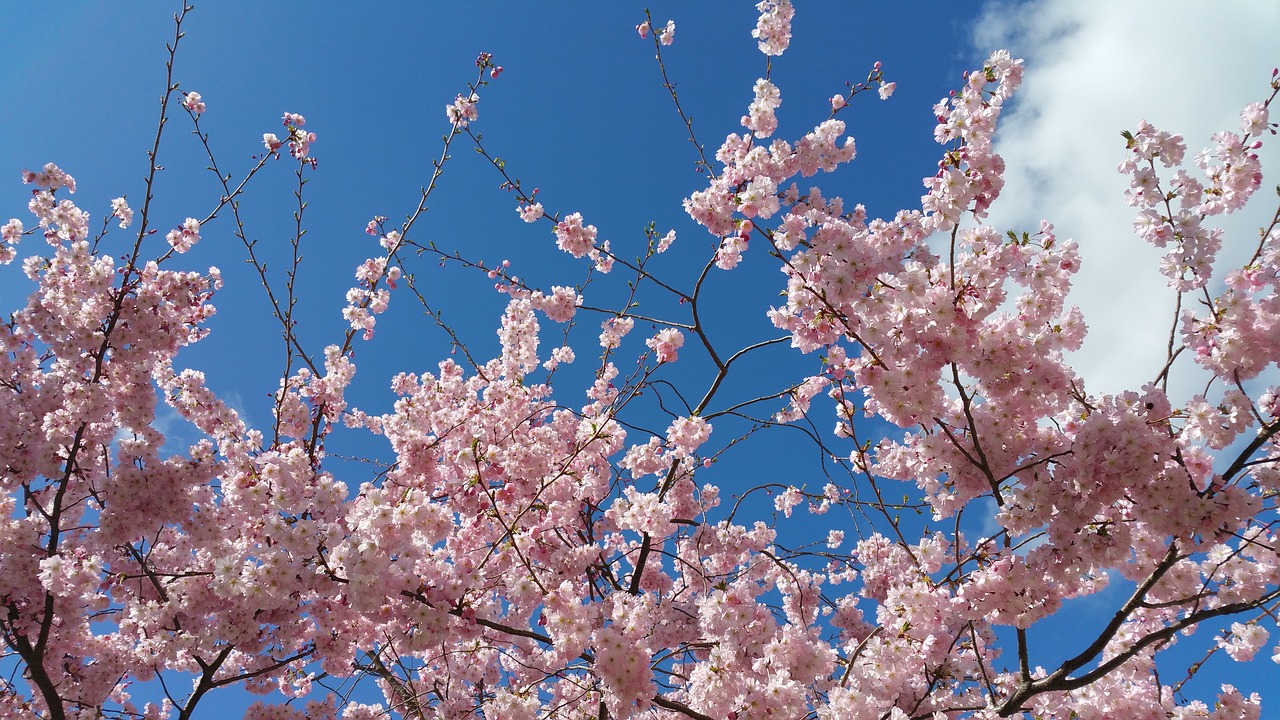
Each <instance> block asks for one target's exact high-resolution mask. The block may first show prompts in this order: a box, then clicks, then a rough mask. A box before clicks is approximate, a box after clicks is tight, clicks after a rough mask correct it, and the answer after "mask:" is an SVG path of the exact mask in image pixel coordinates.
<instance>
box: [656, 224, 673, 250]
mask: <svg viewBox="0 0 1280 720" xmlns="http://www.w3.org/2000/svg"><path fill="white" fill-rule="evenodd" d="M675 241H676V231H675V230H670V231H668V232H667V234H666V235H663V236H662V239H661V240H659V241H658V247H657V252H660V253H664V252H666V251H667V248H669V247H671V243H673V242H675Z"/></svg>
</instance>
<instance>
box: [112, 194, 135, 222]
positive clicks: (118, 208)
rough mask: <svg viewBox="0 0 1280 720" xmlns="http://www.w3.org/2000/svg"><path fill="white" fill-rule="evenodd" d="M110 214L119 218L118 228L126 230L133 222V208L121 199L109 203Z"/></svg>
mask: <svg viewBox="0 0 1280 720" xmlns="http://www.w3.org/2000/svg"><path fill="white" fill-rule="evenodd" d="M111 214H112V215H113V216H115V217H118V218H120V227H121V228H127V227H129V224H130V223H132V222H133V208H131V207H129V203H128V202H127V201H126V200H125V199H124V198H122V197H118V198H116V199H115V200H112V201H111Z"/></svg>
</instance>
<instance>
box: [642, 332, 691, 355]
mask: <svg viewBox="0 0 1280 720" xmlns="http://www.w3.org/2000/svg"><path fill="white" fill-rule="evenodd" d="M644 344H645V345H648V346H649V348H650V349H651V350H653V351H654V353H656V355H657V357H658V362H675V361H676V357H677V351H678V350H679V349H680V348H681V347H683V346H684V333H682V332H680V330H679V329H678V328H663V329H662V330H659V331H658V334H657V335H654V336H653V337H651V338H649V339H648V340H645V341H644Z"/></svg>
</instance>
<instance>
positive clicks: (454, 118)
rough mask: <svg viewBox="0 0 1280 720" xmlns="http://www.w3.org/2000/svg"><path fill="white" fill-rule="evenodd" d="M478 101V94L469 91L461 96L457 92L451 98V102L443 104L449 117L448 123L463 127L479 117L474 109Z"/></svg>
mask: <svg viewBox="0 0 1280 720" xmlns="http://www.w3.org/2000/svg"><path fill="white" fill-rule="evenodd" d="M479 102H480V96H479V95H477V94H475V93H471V94H470V95H468V96H466V97H463V96H462V95H461V94H459V95H458V96H457V97H455V98H454V99H453V103H451V104H450V105H447V106H445V115H446V116H447V117H448V118H449V123H450V124H451V125H453V126H454V127H455V128H464V127H466V126H468V125H470V124H471V123H472V122H474V121H475V120H476V119H477V118H478V117H480V114H479V112H478V111H477V109H476V104H477V103H479Z"/></svg>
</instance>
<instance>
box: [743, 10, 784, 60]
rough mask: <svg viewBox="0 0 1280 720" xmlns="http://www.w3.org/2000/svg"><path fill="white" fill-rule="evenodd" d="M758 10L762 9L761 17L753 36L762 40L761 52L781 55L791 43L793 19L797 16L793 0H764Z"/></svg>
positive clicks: (752, 32)
mask: <svg viewBox="0 0 1280 720" xmlns="http://www.w3.org/2000/svg"><path fill="white" fill-rule="evenodd" d="M756 10H759V11H760V18H759V19H758V20H757V21H756V29H755V30H752V31H751V37H753V38H756V39H757V40H759V41H760V42H759V47H760V52H762V53H764V54H765V55H775V56H776V55H781V54H782V53H783V52H785V51H786V49H787V46H789V45H790V44H791V19H792V18H793V17H794V16H795V8H793V7H791V0H764V1H763V2H761V3H759V4H758V5H756Z"/></svg>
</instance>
